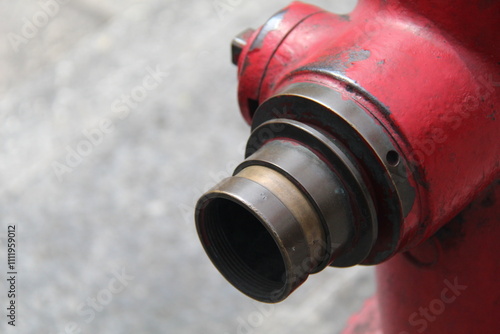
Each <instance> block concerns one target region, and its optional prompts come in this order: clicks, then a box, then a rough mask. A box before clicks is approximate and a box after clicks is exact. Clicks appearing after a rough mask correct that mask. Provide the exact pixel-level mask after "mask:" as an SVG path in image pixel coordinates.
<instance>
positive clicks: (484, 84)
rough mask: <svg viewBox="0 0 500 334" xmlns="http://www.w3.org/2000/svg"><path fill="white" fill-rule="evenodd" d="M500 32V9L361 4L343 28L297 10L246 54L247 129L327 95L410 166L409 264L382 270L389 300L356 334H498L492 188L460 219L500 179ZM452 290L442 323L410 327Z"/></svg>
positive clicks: (382, 289) (484, 3) (404, 243)
mask: <svg viewBox="0 0 500 334" xmlns="http://www.w3.org/2000/svg"><path fill="white" fill-rule="evenodd" d="M499 28H500V2H499V1H489V0H476V1H465V0H459V1H451V0H439V1H438V0H428V1H424V0H414V1H403V0H399V1H398V0H361V1H359V4H358V6H357V8H356V9H355V10H354V11H353V12H352V13H351V14H349V15H340V16H339V15H335V14H332V13H329V12H326V11H324V10H322V9H320V8H317V7H314V6H311V5H306V4H302V3H298V2H295V3H292V4H291V5H290V6H289V7H288V8H286V9H284V10H283V11H281V12H280V13H278V14H277V15H275V16H274V17H273V18H272V19H271V20H270V21H268V22H267V23H266V24H265V25H264V26H263V27H262V28H261V29H259V30H257V31H255V32H254V34H253V35H252V36H251V37H250V39H249V40H248V42H247V45H246V46H245V48H243V50H242V53H241V56H240V57H239V62H238V76H239V91H238V98H239V103H240V108H241V111H242V114H243V116H244V118H245V119H246V120H247V122H249V123H251V122H252V116H253V112H254V111H255V109H256V107H257V106H258V105H259V104H261V103H262V102H264V101H265V100H266V99H268V98H269V97H271V96H273V95H275V94H277V93H279V92H280V91H281V90H283V89H284V88H286V87H287V86H289V85H290V84H293V83H298V82H313V83H318V84H321V85H323V86H326V87H329V88H331V89H333V90H336V91H340V92H341V93H342V94H343V96H344V98H345V99H351V100H353V101H355V102H356V103H357V104H359V105H361V106H362V107H363V108H364V109H365V110H366V112H367V113H368V114H370V115H371V116H372V117H373V118H374V119H375V120H376V122H378V123H379V124H381V125H382V126H383V127H384V128H385V130H386V132H387V134H388V135H389V136H390V138H391V140H392V141H393V142H394V143H395V145H396V146H397V147H398V148H399V149H400V151H401V152H402V153H403V155H404V158H405V159H406V160H407V161H408V162H409V163H410V164H411V168H410V170H409V171H408V172H409V179H410V182H411V183H412V185H413V186H414V187H415V189H416V194H417V197H416V200H415V202H414V203H413V207H412V210H411V212H410V213H409V214H408V215H407V216H406V217H405V219H404V222H403V224H402V227H401V230H400V232H399V236H398V238H397V239H398V245H397V247H396V249H397V252H395V253H394V254H393V255H396V253H400V254H399V255H397V256H395V257H394V258H393V259H391V260H389V261H388V262H386V263H384V264H382V265H380V266H379V268H378V278H379V294H378V296H377V298H376V299H373V300H372V301H371V302H368V304H367V308H366V310H365V311H363V312H364V313H362V315H361V316H358V318H357V320H356V319H354V320H353V322H352V323H351V325H350V328H351V329H350V330H348V331H347V332H348V333H361V332H363V331H360V328H361V327H359V326H360V323H362V322H365V324H366V326H367V327H365V330H366V332H373V333H375V332H377V331H379V332H380V333H400V332H401V333H405V331H406V332H409V333H413V332H423V331H426V332H427V333H447V332H449V333H494V332H496V330H497V329H498V328H499V322H498V319H497V318H496V317H495V316H494V314H495V313H498V312H499V311H500V289H499V288H498V287H497V286H496V285H495V282H496V280H498V277H500V276H499V266H500V265H499V262H498V260H497V258H496V256H495V255H496V253H498V252H500V243H495V242H494V240H493V239H494V238H495V237H496V238H498V237H499V236H500V231H499V226H500V222H499V218H498V217H499V216H500V212H499V204H498V202H496V201H495V200H494V199H492V198H494V197H491V196H493V195H491V192H492V191H493V190H491V189H489V194H490V195H491V196H490V197H487V199H484V198H483V199H478V200H476V201H475V202H474V203H475V204H474V205H473V206H472V207H471V208H468V209H467V211H464V212H463V213H462V214H460V215H459V216H458V218H454V219H453V217H457V214H459V213H460V212H461V211H462V210H464V209H465V208H466V207H467V205H469V204H470V203H471V202H472V201H473V200H474V199H476V198H478V196H479V195H480V194H481V192H483V191H484V190H485V189H486V188H487V187H488V186H490V185H492V184H495V182H496V181H497V180H498V178H499V177H498V176H499V174H500V163H499V156H500V140H499V133H500V129H499V126H498V121H497V118H498V117H499V115H498V113H497V110H498V108H500V34H499ZM496 189H498V187H496ZM496 191H497V192H498V190H496ZM497 195H498V194H497ZM490 202H491V203H493V204H492V205H490V206H488V205H486V204H488V203H490ZM485 203H486V204H485ZM452 219H453V220H452ZM450 221H452V222H451V223H450ZM437 231H439V232H438V233H437V234H436V232H437ZM431 236H432V238H430V237H431ZM429 238H430V239H429ZM427 253H429V254H427ZM427 257H430V259H431V260H430V262H429V263H427V262H428V261H427V260H421V258H427ZM455 280H458V283H456V284H455ZM453 284H455V285H467V289H466V290H464V291H458V292H457V293H460V295H457V296H455V297H456V298H455V299H456V301H453V302H450V303H447V302H446V301H445V302H443V303H444V304H443V305H444V306H445V310H444V311H443V312H442V313H440V314H439V315H438V316H433V315H431V316H429V318H427V319H426V318H425V315H420V314H418V315H417V316H413V318H412V319H413V320H412V319H409V317H411V315H412V314H413V312H420V311H419V308H420V307H428V308H429V307H434V309H433V310H434V311H436V310H437V311H439V310H440V309H438V307H441V304H440V303H439V302H438V301H435V300H442V301H444V300H445V298H447V299H446V300H451V299H452V298H453V296H452V293H449V292H447V293H442V291H444V290H445V289H447V288H448V291H451V290H452V289H453V288H452V287H450V285H453ZM456 289H459V288H456V287H455V290H456ZM441 293H442V294H441ZM436 298H437V299H436ZM455 299H454V300H455ZM377 305H378V307H377ZM370 314H371V315H372V316H369V315H370ZM422 317H424V318H423V319H425V321H426V326H424V322H423V320H422ZM434 318H435V319H434ZM370 319H371V320H370ZM374 319H379V321H378V320H377V321H375V320H374ZM431 319H433V320H431ZM355 320H356V321H355ZM355 323H356V324H355ZM493 325H496V326H497V327H496V328H495V329H493V328H492V327H491V326H493ZM357 326H358V327H357ZM370 326H371V327H372V328H373V330H372V331H369V330H368V328H370ZM424 327H425V328H424Z"/></svg>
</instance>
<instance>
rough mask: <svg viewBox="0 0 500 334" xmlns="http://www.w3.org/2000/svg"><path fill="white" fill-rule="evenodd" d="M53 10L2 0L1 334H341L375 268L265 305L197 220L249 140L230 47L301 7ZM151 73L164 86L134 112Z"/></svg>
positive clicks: (72, 5)
mask: <svg viewBox="0 0 500 334" xmlns="http://www.w3.org/2000/svg"><path fill="white" fill-rule="evenodd" d="M54 1H55V0H54ZM47 2H50V1H48V0H42V1H40V2H35V1H31V2H28V1H22V2H21V1H16V2H13V1H6V0H2V1H0V10H1V13H2V14H1V19H0V33H1V36H2V38H1V40H0V65H1V67H0V74H1V75H0V139H1V141H0V182H1V184H2V187H1V189H0V254H1V255H0V277H2V280H1V282H2V283H1V284H0V304H1V305H0V309H2V310H4V311H1V312H0V313H1V314H0V319H1V320H0V332H1V333H50V334H52V333H54V334H55V333H78V332H80V333H217V334H233V333H245V334H250V333H271V334H274V333H287V334H289V333H304V332H309V333H338V332H339V331H340V330H341V328H342V327H343V326H344V325H345V322H346V320H347V319H348V316H349V314H351V313H352V312H354V311H356V310H358V309H359V308H360V307H361V305H362V303H363V300H364V298H366V297H367V296H369V295H371V294H372V293H373V290H374V284H373V272H372V270H371V269H370V268H361V267H355V268H350V269H327V270H325V271H323V272H322V273H320V274H318V275H313V276H311V277H310V278H309V280H308V281H307V282H306V283H305V284H304V285H303V286H302V287H301V288H300V289H299V290H298V291H296V292H295V293H294V294H293V295H292V296H291V297H290V298H289V299H287V300H286V301H284V302H282V303H280V304H277V305H273V306H271V305H266V304H258V303H257V302H254V301H252V300H250V299H249V298H247V297H245V296H243V295H242V294H240V293H239V292H238V291H236V290H235V289H234V288H232V287H231V286H230V285H229V284H228V283H226V281H225V280H224V279H223V278H222V277H221V276H220V275H219V273H218V272H217V271H216V270H215V268H213V266H212V265H211V263H210V262H209V260H208V258H207V257H206V255H205V254H204V252H203V250H202V248H201V246H200V244H199V242H198V239H197V236H196V232H195V229H194V223H193V218H192V215H193V212H192V211H193V205H194V202H195V201H196V199H197V197H198V196H199V195H200V194H201V193H202V192H203V190H205V189H207V188H208V187H209V186H212V185H213V184H214V183H215V182H216V181H218V180H219V179H220V178H221V177H223V176H227V175H229V173H230V172H232V168H233V166H234V164H235V163H236V162H238V161H240V160H241V158H242V145H243V143H244V142H245V140H246V137H247V136H248V132H249V129H248V126H247V125H246V124H245V123H244V122H243V120H242V119H241V117H240V115H239V112H238V108H237V103H236V97H235V96H236V73H235V68H234V67H233V66H232V65H231V63H230V59H229V42H230V40H231V38H232V37H233V35H235V34H236V33H238V32H239V31H241V30H243V29H244V28H246V27H250V26H253V27H257V26H258V25H260V24H262V23H263V22H264V21H265V20H266V19H267V18H268V17H269V16H270V15H271V14H273V13H274V12H276V11H277V10H279V9H281V8H282V7H284V6H285V5H287V3H288V1H281V0H280V1H264V0H254V1H245V0H206V1H194V0H189V1H187V0H185V1H138V0H121V1H118V0H113V1H106V2H101V1H97V0H87V1H83V0H70V1H65V3H63V1H62V0H61V1H60V3H59V5H58V6H57V7H54V6H53V7H51V8H52V9H51V11H52V12H50V10H49V13H50V14H51V15H46V16H45V17H46V18H47V20H44V15H43V14H40V12H41V11H43V9H42V4H45V3H47ZM311 2H312V3H314V4H317V5H320V6H322V7H324V8H326V9H329V10H332V11H336V12H339V13H346V12H349V11H350V10H351V9H352V8H353V6H354V2H353V1H340V0H338V1H311ZM217 8H218V9H217ZM45 11H47V10H45ZM33 20H38V21H37V24H38V25H39V26H40V27H35V28H36V29H34V30H33V29H32V30H31V31H30V30H29V29H28V30H26V29H27V28H26V27H25V26H26V25H29V23H27V22H33ZM20 41H21V42H20ZM150 71H158V73H160V76H159V77H158V82H159V84H158V86H157V87H156V88H154V89H152V90H149V91H147V94H146V96H145V97H144V98H143V99H142V100H141V101H135V102H134V103H133V104H131V105H133V107H125V104H123V103H122V102H120V101H121V99H122V98H123V94H125V95H130V93H131V92H132V91H133V90H134V89H137V88H138V87H141V86H142V85H143V80H144V78H146V77H147V76H148V75H149V72H150ZM125 109H128V110H125ZM103 124H104V125H105V127H104V130H107V131H106V132H103V131H102V130H101V128H102V127H103ZM86 134H87V136H88V135H89V134H90V135H92V134H93V137H92V138H93V139H94V143H91V144H90V145H89V144H85V142H87V143H89V141H88V139H87V137H86ZM82 143H83V144H82ZM78 150H80V152H84V154H78V156H75V153H70V152H74V151H76V152H78ZM12 224H15V225H16V227H17V261H18V268H17V271H18V277H17V320H16V327H15V328H13V327H11V326H9V325H7V318H6V317H5V313H6V310H5V308H6V307H7V303H8V299H7V282H6V280H5V276H6V272H7V265H6V262H7V260H6V259H7V258H6V248H7V246H6V236H7V233H6V232H7V226H8V225H12ZM117 273H119V274H117ZM123 273H125V274H123ZM117 275H118V276H121V281H118V280H116V277H117ZM92 303H95V305H94V306H91V304H92Z"/></svg>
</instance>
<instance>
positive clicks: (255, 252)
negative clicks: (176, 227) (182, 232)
mask: <svg viewBox="0 0 500 334" xmlns="http://www.w3.org/2000/svg"><path fill="white" fill-rule="evenodd" d="M249 210H250V209H249V208H247V207H245V206H243V205H241V204H239V203H236V202H233V201H231V200H228V199H225V198H213V199H210V200H209V202H208V204H207V205H206V206H205V208H204V209H203V211H202V212H201V217H200V218H201V224H200V232H201V233H202V235H203V236H204V238H203V241H204V246H205V249H206V251H207V253H208V255H209V256H210V258H211V260H212V262H213V263H214V265H215V266H216V267H217V268H218V269H219V271H220V272H221V273H222V274H223V275H224V276H225V277H226V279H227V280H228V281H229V282H230V283H231V284H233V285H234V286H235V287H236V288H238V289H239V290H241V291H242V292H243V293H245V294H247V295H249V296H250V297H253V298H256V299H259V300H269V298H270V296H272V295H278V294H279V291H280V290H282V288H283V286H284V285H285V282H284V280H285V271H286V270H285V264H284V260H283V257H282V255H281V252H280V250H279V248H278V246H277V244H276V242H275V241H274V239H273V238H272V236H271V234H270V233H269V231H268V230H267V229H266V228H265V227H264V226H263V225H262V223H261V222H260V220H259V219H257V218H256V216H254V215H253V214H252V212H251V211H249Z"/></svg>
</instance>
